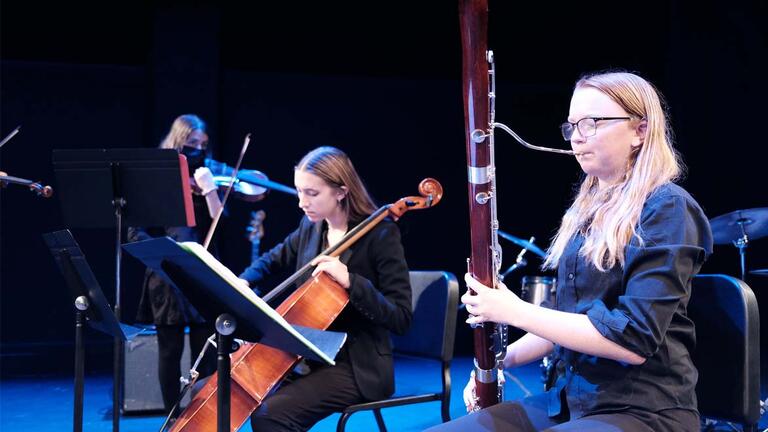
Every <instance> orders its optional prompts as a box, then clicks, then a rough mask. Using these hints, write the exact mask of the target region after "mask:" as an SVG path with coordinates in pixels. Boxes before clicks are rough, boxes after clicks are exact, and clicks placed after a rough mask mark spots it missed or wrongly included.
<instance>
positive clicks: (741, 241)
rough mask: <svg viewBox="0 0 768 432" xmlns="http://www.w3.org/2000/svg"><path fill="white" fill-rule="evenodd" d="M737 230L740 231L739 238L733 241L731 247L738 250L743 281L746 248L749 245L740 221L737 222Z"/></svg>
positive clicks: (745, 272)
mask: <svg viewBox="0 0 768 432" xmlns="http://www.w3.org/2000/svg"><path fill="white" fill-rule="evenodd" d="M737 224H738V225H739V229H740V230H741V237H739V238H738V239H736V240H734V241H733V245H734V246H736V248H737V249H739V258H740V261H741V280H745V279H744V278H745V277H746V274H747V246H748V245H749V236H747V231H746V230H745V229H744V223H743V222H742V221H739V222H737Z"/></svg>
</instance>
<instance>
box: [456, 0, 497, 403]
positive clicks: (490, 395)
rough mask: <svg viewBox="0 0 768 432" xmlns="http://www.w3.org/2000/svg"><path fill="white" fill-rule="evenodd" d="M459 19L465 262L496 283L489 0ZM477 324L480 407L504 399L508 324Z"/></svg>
mask: <svg viewBox="0 0 768 432" xmlns="http://www.w3.org/2000/svg"><path fill="white" fill-rule="evenodd" d="M459 21H460V26H461V46H462V82H463V90H462V93H463V96H464V126H465V131H466V142H467V175H468V185H469V222H470V239H471V257H470V258H469V259H468V260H467V266H468V271H469V273H470V274H471V275H472V276H473V277H474V278H475V279H477V280H478V281H480V282H481V283H482V284H483V285H486V286H489V287H494V288H495V287H496V284H497V282H498V274H499V268H500V267H501V249H500V247H499V242H498V236H497V231H498V225H499V224H498V220H497V219H496V181H495V162H494V154H493V125H494V119H493V107H492V106H491V104H492V101H493V98H492V96H493V95H492V89H491V88H490V87H489V69H488V65H489V63H491V62H492V53H491V52H490V51H488V47H487V32H488V0H459ZM473 327H474V329H473V336H474V354H475V373H474V376H475V383H476V387H475V397H476V399H477V403H476V407H477V409H482V408H486V407H489V406H491V405H495V404H497V403H499V402H500V401H501V400H503V393H502V389H503V386H502V384H501V383H500V382H499V380H498V371H499V370H500V368H501V366H502V361H503V359H504V355H505V354H506V341H507V329H506V326H505V325H501V324H497V323H493V322H485V323H482V324H478V325H474V326H473Z"/></svg>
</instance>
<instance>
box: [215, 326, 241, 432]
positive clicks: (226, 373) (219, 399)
mask: <svg viewBox="0 0 768 432" xmlns="http://www.w3.org/2000/svg"><path fill="white" fill-rule="evenodd" d="M236 329H237V321H236V320H235V318H234V317H233V316H232V315H230V314H227V313H224V314H221V315H219V317H218V318H216V339H217V340H216V345H217V347H216V348H217V352H218V357H217V360H216V364H217V371H216V372H218V374H217V382H216V384H217V389H218V390H217V392H216V404H217V407H216V410H217V411H216V413H217V418H216V424H217V425H218V426H217V430H218V432H229V424H230V411H231V409H230V396H231V391H232V390H231V387H232V386H231V384H232V381H231V377H230V373H231V361H230V358H229V354H230V353H231V352H232V333H234V332H235V330H236Z"/></svg>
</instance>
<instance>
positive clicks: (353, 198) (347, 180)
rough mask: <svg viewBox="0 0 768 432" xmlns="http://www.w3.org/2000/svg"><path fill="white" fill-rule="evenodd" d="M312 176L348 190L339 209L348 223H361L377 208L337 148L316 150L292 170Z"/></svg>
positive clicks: (352, 167) (348, 161)
mask: <svg viewBox="0 0 768 432" xmlns="http://www.w3.org/2000/svg"><path fill="white" fill-rule="evenodd" d="M294 169H295V170H301V171H304V172H308V173H312V174H314V175H316V176H318V177H320V178H321V179H323V180H324V181H325V182H326V183H327V184H328V185H330V186H331V187H335V188H341V187H342V186H344V187H346V188H347V193H346V195H345V196H344V198H343V199H342V200H341V203H340V204H341V206H342V208H343V209H344V211H345V212H346V214H347V217H348V218H349V220H351V221H361V220H363V219H365V218H366V217H368V216H369V215H370V214H371V213H373V212H375V211H376V209H377V207H376V204H375V203H374V202H373V199H372V198H371V196H370V195H369V194H368V190H366V188H365V185H363V181H362V179H361V178H360V176H359V175H358V174H357V171H356V170H355V167H354V166H353V165H352V161H351V160H350V159H349V156H347V155H346V153H344V152H343V151H341V150H339V149H337V148H336V147H330V146H324V147H318V148H316V149H314V150H312V151H311V152H309V153H307V154H306V155H305V156H304V157H303V158H301V161H300V162H299V163H298V164H297V165H296V167H295V168H294Z"/></svg>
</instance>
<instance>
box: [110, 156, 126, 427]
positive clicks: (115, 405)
mask: <svg viewBox="0 0 768 432" xmlns="http://www.w3.org/2000/svg"><path fill="white" fill-rule="evenodd" d="M111 168H112V184H113V190H114V193H115V197H114V199H113V200H112V205H113V206H114V207H115V226H116V227H117V230H116V231H117V233H116V234H117V236H116V242H115V248H116V249H117V250H116V252H115V308H114V309H115V318H117V320H118V321H120V297H121V296H120V262H121V258H122V247H121V246H122V243H123V235H122V233H123V231H122V229H123V226H122V225H123V208H124V207H125V204H126V202H125V199H124V198H123V197H122V196H119V194H120V191H121V190H122V187H121V184H120V173H119V169H120V163H119V162H116V163H114V164H112V167H111ZM113 345H114V347H113V350H114V352H113V363H112V431H113V432H119V431H120V403H121V402H122V399H123V397H122V396H123V392H122V389H123V386H122V381H123V380H122V378H123V340H122V339H121V338H119V337H117V336H115V341H114V344H113Z"/></svg>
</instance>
